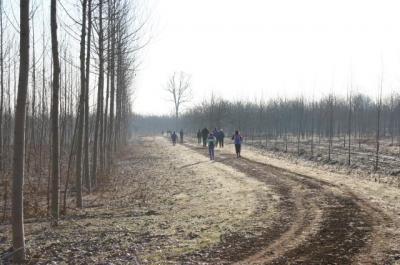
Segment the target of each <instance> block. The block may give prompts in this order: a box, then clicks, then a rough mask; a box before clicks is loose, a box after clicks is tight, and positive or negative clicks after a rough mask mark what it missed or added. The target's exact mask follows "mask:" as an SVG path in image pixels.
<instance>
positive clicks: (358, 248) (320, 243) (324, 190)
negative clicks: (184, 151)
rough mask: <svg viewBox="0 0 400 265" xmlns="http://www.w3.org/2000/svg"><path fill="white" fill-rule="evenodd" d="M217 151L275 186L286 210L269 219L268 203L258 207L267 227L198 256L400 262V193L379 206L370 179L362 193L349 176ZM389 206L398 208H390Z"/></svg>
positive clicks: (248, 260)
mask: <svg viewBox="0 0 400 265" xmlns="http://www.w3.org/2000/svg"><path fill="white" fill-rule="evenodd" d="M185 146H187V147H188V148H190V149H192V150H193V151H196V152H198V153H202V154H204V155H206V153H207V151H206V149H203V148H201V147H199V146H197V145H194V144H193V143H191V142H187V143H186V144H185ZM216 156H217V158H216V162H215V163H221V164H223V165H226V166H229V167H231V168H234V169H235V170H236V171H238V172H241V173H243V174H245V175H246V177H249V178H253V179H256V180H258V181H260V182H262V183H264V184H265V185H266V186H267V187H268V188H269V189H271V190H272V191H273V193H274V194H275V196H278V205H277V209H279V211H277V212H276V213H275V214H274V215H273V216H267V215H266V216H262V215H260V212H262V209H263V207H262V206H261V207H258V211H260V212H257V211H255V212H254V216H255V218H258V219H259V221H261V222H264V223H265V224H268V225H264V226H263V227H261V228H260V227H257V226H256V227H254V226H252V225H247V226H246V227H245V228H244V230H245V231H244V232H242V233H240V234H238V233H235V234H233V235H226V236H225V238H224V240H223V241H221V242H220V243H218V244H217V245H216V246H214V250H212V251H211V252H208V251H207V252H206V254H207V257H206V258H203V257H201V256H202V255H201V253H200V255H199V253H197V254H198V256H200V258H199V260H201V261H205V262H207V261H208V262H209V261H210V260H215V261H217V260H219V259H222V260H223V262H222V260H221V262H222V263H234V262H236V263H238V264H397V263H399V262H400V249H399V245H400V237H399V232H398V225H399V213H400V212H399V208H398V205H397V208H396V202H397V203H398V202H399V197H398V196H399V192H398V191H397V195H394V197H392V199H393V201H390V200H389V202H388V203H387V204H385V205H379V204H376V203H372V201H373V200H376V199H373V198H372V197H371V196H373V194H370V195H369V196H370V199H367V198H365V197H364V196H365V195H367V194H368V187H369V186H370V185H371V183H366V184H364V183H361V185H358V188H359V189H367V190H364V191H363V192H361V193H360V192H356V191H355V190H353V189H352V186H348V185H349V183H348V182H349V181H346V179H347V177H346V176H337V174H329V173H327V172H321V171H319V170H311V169H310V168H308V169H307V168H302V167H300V166H296V165H290V164H284V163H283V162H282V161H276V160H275V161H269V159H268V158H267V157H264V156H262V155H260V154H257V153H256V152H254V151H252V150H246V149H244V150H243V155H242V156H244V157H242V158H239V159H237V158H235V155H234V154H233V147H232V145H231V146H229V145H228V146H226V147H225V148H224V149H220V148H217V150H216ZM310 171H312V172H310ZM310 173H311V174H310ZM318 175H325V176H324V177H323V178H320V177H318ZM330 178H332V179H331V181H329V179H330ZM340 178H343V180H340ZM350 183H351V182H350ZM363 185H366V186H365V187H363ZM373 185H377V184H373ZM378 186H379V185H378ZM392 192H393V193H391V192H388V193H387V194H385V195H383V198H388V197H389V196H390V195H389V194H392V196H393V194H396V190H393V191H392ZM388 204H392V205H391V206H392V207H393V208H391V209H389V211H386V210H385V209H387V208H388V206H389V205H388ZM265 207H266V206H265ZM188 256H189V257H190V255H188ZM182 260H185V259H182ZM396 262H397V263H396Z"/></svg>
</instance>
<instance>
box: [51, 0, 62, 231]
mask: <svg viewBox="0 0 400 265" xmlns="http://www.w3.org/2000/svg"><path fill="white" fill-rule="evenodd" d="M50 9H51V20H50V23H51V50H52V54H53V106H52V111H51V114H52V115H51V116H52V143H51V144H52V149H51V150H52V185H51V217H52V218H53V220H52V224H53V226H58V216H59V205H60V204H59V195H60V142H59V120H58V119H59V113H58V108H59V90H60V79H59V75H60V62H59V59H58V40H57V0H51V7H50Z"/></svg>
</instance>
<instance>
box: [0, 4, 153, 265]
mask: <svg viewBox="0 0 400 265" xmlns="http://www.w3.org/2000/svg"><path fill="white" fill-rule="evenodd" d="M49 3H50V4H51V5H50V7H49V6H48V3H47V2H43V1H36V0H31V1H29V0H20V1H19V2H16V1H6V2H4V1H0V90H1V91H0V92H1V97H0V174H1V175H0V181H1V182H0V195H1V198H3V200H2V203H1V208H0V209H1V218H2V220H3V221H4V220H8V219H9V218H10V217H11V218H12V226H13V247H14V251H15V253H13V258H14V259H15V260H16V261H20V260H23V259H24V258H25V245H24V229H23V220H24V218H29V217H30V216H33V215H34V216H48V215H49V216H50V217H51V223H52V224H53V225H58V218H59V214H60V213H61V214H65V213H66V212H67V211H68V208H69V207H70V206H71V205H70V204H71V202H74V203H75V207H78V208H81V207H84V202H83V194H84V193H86V194H89V193H91V192H92V190H93V188H96V187H98V186H101V184H102V183H104V181H105V180H106V178H107V175H108V174H109V171H110V169H111V166H112V164H113V157H114V156H115V154H116V152H117V150H118V148H119V146H121V145H123V144H124V143H126V141H127V140H128V139H129V138H130V137H131V133H132V128H133V127H132V124H131V121H132V116H133V114H132V100H131V98H132V97H131V95H132V94H133V93H134V80H135V72H136V70H137V65H138V63H139V59H138V58H139V56H138V53H139V51H140V49H141V48H142V47H143V46H144V45H145V42H144V41H143V39H144V30H145V21H146V17H145V12H144V10H143V9H142V6H141V4H140V2H138V1H136V0H107V1H105V0H82V1H79V2H74V1H72V2H68V3H67V2H65V1H61V2H60V1H56V0H51V1H49ZM18 12H19V17H18ZM49 14H50V16H49ZM143 43H144V44H143ZM71 196H74V199H73V200H71V198H70V197H71Z"/></svg>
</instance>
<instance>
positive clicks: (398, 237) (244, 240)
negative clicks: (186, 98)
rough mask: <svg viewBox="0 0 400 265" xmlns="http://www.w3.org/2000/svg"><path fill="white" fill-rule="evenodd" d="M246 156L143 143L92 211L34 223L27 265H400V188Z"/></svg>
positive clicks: (275, 158) (6, 237)
mask: <svg viewBox="0 0 400 265" xmlns="http://www.w3.org/2000/svg"><path fill="white" fill-rule="evenodd" d="M242 149H243V150H242V157H241V158H236V155H235V154H234V147H233V145H232V144H231V143H228V144H225V147H224V148H216V159H215V161H210V159H209V158H208V155H207V153H208V151H207V149H206V148H203V147H201V146H199V145H197V143H195V140H193V139H191V138H189V139H187V140H186V139H185V142H184V144H183V145H179V144H178V145H176V146H175V147H174V146H172V144H171V143H170V141H169V139H168V138H166V137H161V136H143V137H139V136H138V137H135V141H133V142H131V143H130V145H129V146H127V147H126V148H125V150H124V152H123V154H122V156H121V157H119V158H118V163H117V164H116V167H115V170H114V172H113V173H114V174H113V175H115V177H114V178H113V179H112V180H111V181H110V184H109V185H108V186H107V187H105V188H104V190H97V191H95V192H94V193H93V195H88V196H85V198H84V201H85V208H84V209H81V210H73V211H72V212H71V213H70V214H69V215H68V216H66V217H63V218H62V220H61V221H60V226H59V227H56V228H53V227H51V226H50V222H49V220H43V219H40V220H39V219H30V220H27V221H26V225H25V229H26V244H27V252H28V260H27V261H26V262H25V263H24V264H400V230H399V228H400V190H399V188H397V187H396V186H395V185H389V184H387V183H377V182H374V181H371V180H370V179H369V178H363V177H362V175H361V174H358V172H357V171H343V170H342V171H339V170H332V168H326V167H324V168H322V167H319V166H316V164H315V163H309V162H308V161H300V160H293V159H292V160H288V159H284V158H283V156H279V154H276V153H271V152H266V151H263V150H262V149H259V148H253V147H250V146H247V145H244V146H243V148H242ZM0 229H1V230H0V232H1V234H0V235H1V243H0V251H1V252H3V254H2V256H5V255H6V254H7V253H8V252H10V251H11V250H10V249H9V247H10V245H11V230H10V225H9V224H2V225H1V226H0ZM7 262H8V261H7V260H4V261H3V263H5V264H6V263H7Z"/></svg>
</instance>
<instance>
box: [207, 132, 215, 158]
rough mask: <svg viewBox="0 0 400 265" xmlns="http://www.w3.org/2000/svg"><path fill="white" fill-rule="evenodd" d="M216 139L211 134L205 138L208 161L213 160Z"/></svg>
mask: <svg viewBox="0 0 400 265" xmlns="http://www.w3.org/2000/svg"><path fill="white" fill-rule="evenodd" d="M216 142H217V138H215V137H214V135H213V133H210V135H209V136H208V137H207V145H208V152H209V153H210V160H215V159H214V147H215V145H216Z"/></svg>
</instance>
